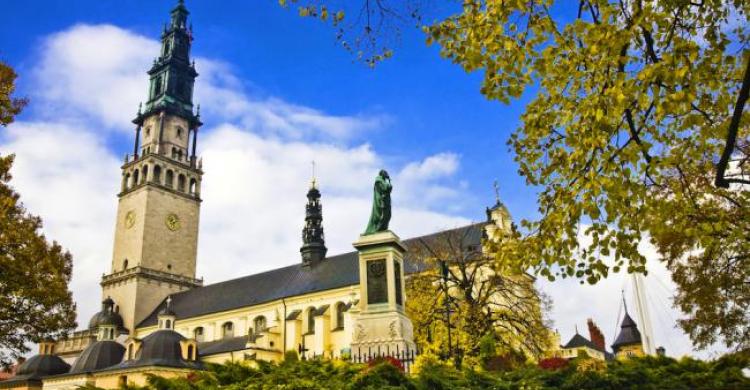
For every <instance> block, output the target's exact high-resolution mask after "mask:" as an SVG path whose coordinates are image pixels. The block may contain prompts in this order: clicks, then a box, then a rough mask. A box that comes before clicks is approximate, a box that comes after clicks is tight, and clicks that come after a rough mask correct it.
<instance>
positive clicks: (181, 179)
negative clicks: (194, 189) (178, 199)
mask: <svg viewBox="0 0 750 390" xmlns="http://www.w3.org/2000/svg"><path fill="white" fill-rule="evenodd" d="M177 190H178V191H180V192H185V175H183V174H180V175H179V176H177Z"/></svg>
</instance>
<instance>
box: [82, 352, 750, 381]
mask: <svg viewBox="0 0 750 390" xmlns="http://www.w3.org/2000/svg"><path fill="white" fill-rule="evenodd" d="M592 362H593V361H592V360H591V359H574V360H573V361H570V362H569V363H568V364H566V365H560V367H556V368H555V369H554V370H550V369H543V368H539V367H537V366H532V365H528V366H525V367H522V368H520V369H516V370H512V371H502V372H491V371H483V370H481V369H475V368H470V367H469V368H465V369H462V370H457V369H455V368H453V366H451V365H449V364H444V363H443V362H440V361H439V360H435V359H427V360H425V361H424V362H423V363H422V364H421V369H420V370H419V371H418V372H415V373H414V375H411V376H409V375H405V374H404V373H403V372H401V371H400V370H399V369H397V368H396V367H394V366H393V365H391V364H389V363H387V362H382V363H379V364H376V365H373V366H371V367H368V366H365V365H357V364H350V363H346V362H340V361H334V362H332V361H327V360H308V361H304V360H300V361H290V362H282V363H278V364H277V363H262V362H258V363H259V364H258V366H257V367H255V368H254V367H251V366H249V365H247V364H245V363H227V364H226V365H218V364H209V365H208V369H207V370H206V371H204V372H199V373H195V374H192V375H190V376H188V377H187V378H170V379H167V378H161V377H156V376H153V377H151V378H149V385H148V386H147V387H145V388H149V389H157V390H201V389H308V390H309V389H373V390H374V389H417V390H442V389H445V390H448V389H576V390H578V389H581V390H586V389H597V390H599V389H623V390H627V389H694V390H698V389H705V390H708V389H711V390H714V389H745V388H747V387H748V386H750V379H748V378H746V377H745V376H743V375H742V369H743V368H746V367H747V366H748V364H750V360H749V359H748V357H747V355H742V354H735V355H728V356H724V357H722V358H720V359H717V360H714V361H710V362H704V361H700V360H694V359H690V358H683V359H680V360H675V359H671V358H667V357H658V358H655V357H647V358H635V359H630V360H626V361H613V362H609V363H607V364H604V362H600V364H598V365H597V364H592ZM125 388H126V389H132V390H138V389H139V388H138V387H134V386H127V387H125ZM83 389H91V390H93V389H96V388H94V387H91V386H88V387H83Z"/></svg>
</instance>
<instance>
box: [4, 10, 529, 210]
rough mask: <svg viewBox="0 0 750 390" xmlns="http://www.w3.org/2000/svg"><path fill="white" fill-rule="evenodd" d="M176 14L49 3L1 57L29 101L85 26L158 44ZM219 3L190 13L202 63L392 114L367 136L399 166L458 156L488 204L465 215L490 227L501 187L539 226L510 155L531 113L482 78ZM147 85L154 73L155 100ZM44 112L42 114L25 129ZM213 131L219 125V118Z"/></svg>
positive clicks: (419, 39)
mask: <svg viewBox="0 0 750 390" xmlns="http://www.w3.org/2000/svg"><path fill="white" fill-rule="evenodd" d="M172 3H173V2H172V1H160V2H145V1H132V2H113V1H104V2H102V1H76V2H73V3H71V2H68V1H49V2H46V3H45V6H44V7H40V6H39V4H38V3H32V2H12V3H10V4H7V7H8V8H9V9H8V10H7V12H8V13H7V14H8V15H14V17H13V18H9V19H8V20H6V21H4V23H3V24H2V26H0V58H2V59H4V60H5V61H7V62H9V63H11V64H13V65H14V66H16V67H17V70H18V71H19V73H20V74H21V76H22V77H21V79H20V80H19V92H20V94H23V95H29V96H32V97H33V91H29V89H28V83H27V82H26V79H27V77H24V74H25V73H26V72H27V71H28V70H29V69H30V68H31V67H33V66H34V59H35V56H36V55H37V54H38V53H37V51H38V50H37V48H38V47H39V46H40V44H41V43H40V42H41V41H42V40H43V39H44V37H46V36H47V35H49V34H51V33H54V32H57V31H60V30H63V29H65V28H68V27H70V26H71V25H75V24H79V23H86V24H100V23H108V24H114V25H117V26H120V27H124V28H127V29H129V30H131V31H134V32H136V33H139V34H142V35H144V36H147V37H158V35H159V33H160V31H161V26H162V24H163V23H164V21H165V20H166V18H167V11H168V10H169V9H170V8H171V6H172ZM214 4H215V3H213V4H212V3H211V2H199V1H189V2H188V4H187V5H188V7H189V9H190V11H191V20H192V22H193V25H194V29H195V37H196V41H195V44H194V46H193V54H194V55H197V56H204V57H212V58H220V59H222V60H223V61H225V62H227V63H229V64H231V67H232V70H233V72H234V73H235V75H236V76H237V77H238V78H240V79H241V80H242V82H243V83H244V84H245V88H247V90H249V91H252V93H254V94H258V95H273V96H276V97H280V98H283V99H285V100H290V101H293V102H294V103H296V104H302V105H306V106H310V107H314V108H318V109H322V110H324V111H326V112H327V113H331V114H334V115H336V114H340V115H345V114H352V113H378V114H387V115H388V116H389V117H390V118H392V121H390V122H389V124H388V125H387V126H383V127H382V128H379V129H377V130H376V131H372V132H368V133H366V134H362V135H361V136H362V139H366V141H367V142H368V143H370V144H372V145H373V147H374V148H376V149H378V150H379V151H380V152H381V153H383V154H384V155H386V156H388V160H389V161H390V162H392V163H393V164H395V165H398V164H402V163H403V162H404V161H406V160H407V159H409V158H423V157H425V156H428V155H430V154H433V153H438V152H440V151H446V150H449V151H452V152H454V153H457V154H459V155H460V156H461V167H460V170H459V172H458V174H459V175H460V176H461V177H462V178H463V179H464V180H466V182H467V183H468V186H469V187H468V190H469V192H471V193H472V194H473V195H475V196H476V199H475V201H476V202H477V203H476V204H474V205H472V206H471V207H467V208H466V209H464V210H462V211H461V214H462V215H464V216H466V217H468V218H470V219H474V220H477V219H481V218H483V214H484V211H483V208H484V206H485V205H490V204H491V203H492V202H493V201H494V193H493V190H492V182H493V180H495V179H496V178H497V179H498V180H499V181H500V183H501V189H502V196H503V201H504V202H505V203H506V204H507V205H508V207H510V209H511V211H512V212H513V214H514V216H516V217H531V216H533V215H534V212H535V210H536V208H535V204H534V202H533V201H534V197H533V194H534V193H533V191H532V190H531V189H529V188H527V187H526V186H524V185H523V179H521V178H520V177H519V176H518V174H517V173H516V165H515V163H513V161H512V157H511V156H510V154H509V153H508V148H507V146H506V145H505V141H506V139H507V137H508V135H509V133H510V131H512V130H513V129H514V128H515V127H516V125H517V124H518V117H519V115H520V113H521V112H522V109H523V105H522V104H520V103H515V104H513V105H510V106H506V105H503V104H501V103H498V102H490V101H487V100H486V99H485V98H484V97H482V96H481V95H480V94H479V93H478V91H479V85H480V81H481V75H480V74H467V73H466V72H464V71H463V70H462V69H461V68H460V67H458V66H456V65H454V64H451V63H450V62H449V61H446V60H444V59H441V58H440V56H439V54H438V49H437V47H427V46H426V45H425V42H424V35H423V34H422V33H421V32H420V31H418V30H417V29H415V28H414V29H413V28H406V29H404V31H403V35H402V38H401V40H400V42H398V43H397V46H396V47H395V52H396V55H395V57H394V58H393V59H391V60H388V61H385V62H383V63H382V64H381V65H379V66H378V67H377V68H376V69H370V68H368V67H367V66H365V65H364V64H362V63H357V62H354V61H353V58H352V56H351V55H350V54H349V53H348V52H346V51H345V50H343V49H342V48H341V47H340V46H338V45H337V43H336V41H335V37H334V30H333V29H332V28H331V27H329V26H326V25H324V24H323V23H320V22H318V21H316V20H312V19H305V18H300V17H299V16H297V13H296V11H295V9H294V8H290V9H284V8H282V7H279V6H278V4H277V2H275V1H254V2H245V1H226V2H222V6H221V7H217V6H215V5H214ZM30 20H33V21H34V22H33V23H28V21H30ZM154 55H155V54H154ZM199 72H200V69H199ZM145 77H146V76H145V69H144V82H143V90H144V94H145V88H146V82H145ZM39 108H40V107H38V106H36V107H35V106H34V105H32V106H31V108H30V109H29V110H28V111H27V113H26V114H24V115H25V116H21V118H22V119H23V118H24V117H28V115H32V114H33V113H34V112H35V110H36V109H39ZM125 109H127V108H125ZM132 110H133V111H135V108H132ZM205 122H206V124H207V125H210V124H211V118H210V117H206V118H205ZM129 143H130V140H127V139H124V140H122V143H117V144H115V145H113V147H114V148H117V149H120V150H123V151H124V150H128V146H129ZM511 189H512V190H511Z"/></svg>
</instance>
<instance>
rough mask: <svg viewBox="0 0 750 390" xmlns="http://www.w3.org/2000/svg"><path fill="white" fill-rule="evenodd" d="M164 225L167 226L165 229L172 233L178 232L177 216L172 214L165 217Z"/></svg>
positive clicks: (178, 219)
mask: <svg viewBox="0 0 750 390" xmlns="http://www.w3.org/2000/svg"><path fill="white" fill-rule="evenodd" d="M164 223H165V224H166V225H167V228H168V229H169V230H171V231H173V232H174V231H177V230H180V218H179V217H178V216H177V214H174V213H172V214H169V215H167V218H166V219H165V220H164Z"/></svg>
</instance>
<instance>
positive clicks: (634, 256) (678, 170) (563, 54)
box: [300, 0, 750, 348]
mask: <svg viewBox="0 0 750 390" xmlns="http://www.w3.org/2000/svg"><path fill="white" fill-rule="evenodd" d="M300 2H302V1H300ZM302 3H304V2H302ZM363 3H364V4H365V5H368V7H367V8H366V10H368V11H369V12H370V13H372V14H373V15H385V16H387V15H389V14H388V13H383V12H381V10H380V8H379V7H377V5H378V3H380V2H372V1H368V0H362V1H360V2H357V4H363ZM407 3H410V4H412V5H414V3H412V2H409V1H407ZM369 6H372V7H369ZM748 12H750V3H749V2H747V1H743V0H701V1H690V0H665V1H648V0H579V1H576V2H572V1H562V0H557V1H555V0H531V1H528V0H464V1H463V2H462V3H461V8H460V11H459V12H456V13H455V14H453V15H450V16H448V17H442V16H440V17H438V18H436V19H435V20H436V21H435V22H434V23H432V24H431V25H427V26H424V31H425V32H426V34H427V40H428V43H430V44H433V43H434V44H437V45H439V46H440V51H441V55H442V56H443V57H445V58H447V59H449V60H450V61H452V62H454V63H456V64H458V65H460V66H461V67H463V68H464V69H465V70H466V71H467V72H482V73H483V74H484V78H483V81H482V86H481V89H480V92H481V93H482V94H483V95H485V96H486V97H487V98H488V99H492V100H498V101H500V102H503V103H509V102H511V101H512V100H514V99H518V98H520V97H521V96H522V95H524V94H525V96H530V97H531V101H530V102H529V103H528V105H527V106H526V109H525V112H524V113H523V115H522V118H521V120H522V122H521V124H520V126H519V127H518V128H517V129H515V131H514V132H513V133H512V135H511V137H510V140H509V146H510V148H511V150H512V151H513V152H514V153H515V160H516V162H517V163H518V165H519V173H520V174H521V175H522V176H523V177H524V178H525V179H526V181H527V183H528V184H530V185H532V186H535V187H536V188H538V189H539V193H538V199H537V204H538V211H539V217H538V218H536V219H533V220H527V221H523V222H522V223H521V228H522V229H521V230H519V231H517V232H515V234H516V236H517V240H515V241H510V240H509V241H507V242H506V243H505V244H504V245H501V246H498V248H497V251H496V253H497V257H498V260H499V261H501V262H503V263H504V264H512V265H515V266H517V267H519V268H522V269H524V268H531V269H534V270H535V271H536V272H538V273H540V274H541V275H543V276H545V277H547V278H549V279H550V280H554V279H555V278H559V277H574V278H580V279H581V280H585V281H587V282H589V283H596V282H597V281H598V280H600V279H601V278H604V277H607V276H608V275H609V274H610V273H611V272H618V271H621V270H626V271H628V272H645V271H646V268H645V265H646V257H645V256H644V254H643V253H641V252H640V251H639V248H638V245H639V243H641V242H642V241H644V240H648V239H650V240H651V241H652V242H653V243H654V244H655V245H656V247H657V249H658V251H659V253H660V254H661V256H662V259H663V260H664V261H665V262H666V264H667V266H668V267H669V269H670V270H671V271H672V272H673V275H674V276H673V278H674V281H675V282H676V284H677V286H678V293H677V295H676V297H675V303H676V305H677V306H678V307H679V308H680V309H681V310H682V311H683V312H684V314H685V317H684V318H683V319H682V320H681V321H680V325H681V326H682V327H683V329H684V330H686V331H687V332H688V333H689V334H690V336H691V338H692V340H693V342H694V343H695V344H696V345H697V346H699V347H706V346H708V345H710V344H712V343H714V342H716V341H723V342H724V343H725V344H727V345H729V346H735V347H737V348H745V347H748V346H750V328H749V327H748V324H750V311H748V310H746V309H745V308H746V307H748V306H750V176H749V175H750V119H749V115H748V113H747V110H745V109H744V108H745V105H746V101H747V99H748V94H749V93H750V92H749V91H750V50H749V48H748V33H749V31H748V26H750V19H749V18H750V14H749V13H748ZM417 13H418V14H421V15H424V12H417ZM408 16H409V15H408V14H405V13H401V14H400V15H399V17H398V18H394V19H396V20H402V21H403V20H406V19H407V18H408ZM425 19H426V18H425ZM369 31H371V30H368V29H365V30H364V32H363V33H366V32H369ZM375 46H376V47H377V45H375ZM715 184H716V185H715ZM583 237H585V239H582V238H583Z"/></svg>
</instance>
